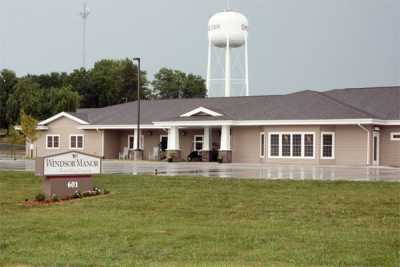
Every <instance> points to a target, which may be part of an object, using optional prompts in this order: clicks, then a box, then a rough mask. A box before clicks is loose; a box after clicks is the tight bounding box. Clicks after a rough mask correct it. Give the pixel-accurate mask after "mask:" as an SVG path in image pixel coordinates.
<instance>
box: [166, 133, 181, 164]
mask: <svg viewBox="0 0 400 267" xmlns="http://www.w3.org/2000/svg"><path fill="white" fill-rule="evenodd" d="M167 158H168V159H169V160H170V159H172V160H180V158H181V150H180V146H179V128H178V127H176V126H172V127H171V128H169V129H168V146H167Z"/></svg>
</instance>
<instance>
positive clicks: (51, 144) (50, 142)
mask: <svg viewBox="0 0 400 267" xmlns="http://www.w3.org/2000/svg"><path fill="white" fill-rule="evenodd" d="M46 148H47V149H59V148H60V136H59V135H46Z"/></svg>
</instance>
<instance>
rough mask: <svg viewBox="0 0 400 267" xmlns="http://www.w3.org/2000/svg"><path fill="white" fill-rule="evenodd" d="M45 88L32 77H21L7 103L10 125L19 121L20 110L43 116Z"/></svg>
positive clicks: (7, 117)
mask: <svg viewBox="0 0 400 267" xmlns="http://www.w3.org/2000/svg"><path fill="white" fill-rule="evenodd" d="M42 96H43V90H41V89H40V87H39V84H37V83H35V82H33V81H32V80H31V79H30V78H20V79H19V80H18V82H17V84H16V86H15V91H14V92H13V93H12V94H11V95H9V97H8V100H7V103H6V108H7V110H6V120H7V123H8V125H15V124H16V123H17V122H18V115H19V113H20V110H24V111H25V112H27V113H28V114H32V115H33V116H36V117H41V115H42V113H41V111H42V103H43V102H44V101H43V97H42Z"/></svg>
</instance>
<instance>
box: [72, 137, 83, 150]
mask: <svg viewBox="0 0 400 267" xmlns="http://www.w3.org/2000/svg"><path fill="white" fill-rule="evenodd" d="M80 136H81V137H82V147H78V137H80ZM72 137H76V146H77V147H72V140H71V139H72ZM69 149H75V150H84V149H85V135H83V134H71V135H70V136H69Z"/></svg>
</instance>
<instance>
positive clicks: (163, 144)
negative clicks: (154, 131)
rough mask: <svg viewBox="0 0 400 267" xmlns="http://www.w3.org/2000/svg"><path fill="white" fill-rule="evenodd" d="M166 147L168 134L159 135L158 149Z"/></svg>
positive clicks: (163, 149) (162, 149) (165, 148)
mask: <svg viewBox="0 0 400 267" xmlns="http://www.w3.org/2000/svg"><path fill="white" fill-rule="evenodd" d="M167 148H168V135H161V136H160V150H161V151H165V150H167Z"/></svg>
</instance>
